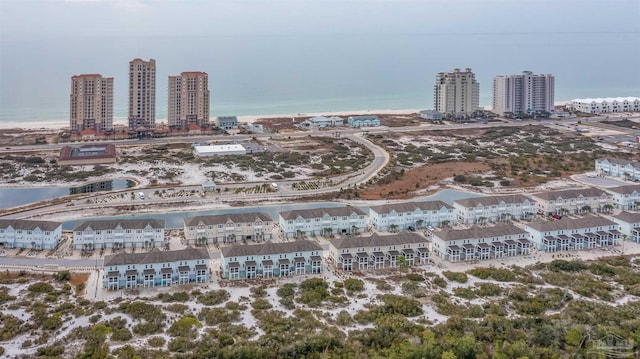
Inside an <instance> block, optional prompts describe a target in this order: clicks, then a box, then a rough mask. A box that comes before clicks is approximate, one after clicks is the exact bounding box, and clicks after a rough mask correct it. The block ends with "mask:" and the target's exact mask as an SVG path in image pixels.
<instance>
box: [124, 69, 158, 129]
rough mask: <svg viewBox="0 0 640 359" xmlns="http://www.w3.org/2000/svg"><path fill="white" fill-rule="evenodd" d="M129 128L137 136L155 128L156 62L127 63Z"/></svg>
mask: <svg viewBox="0 0 640 359" xmlns="http://www.w3.org/2000/svg"><path fill="white" fill-rule="evenodd" d="M128 118H129V128H130V129H132V130H135V131H136V132H138V133H139V134H144V133H147V131H149V130H153V129H154V128H155V126H156V60H154V59H150V60H149V61H144V60H142V59H134V60H132V61H130V62H129V117H128Z"/></svg>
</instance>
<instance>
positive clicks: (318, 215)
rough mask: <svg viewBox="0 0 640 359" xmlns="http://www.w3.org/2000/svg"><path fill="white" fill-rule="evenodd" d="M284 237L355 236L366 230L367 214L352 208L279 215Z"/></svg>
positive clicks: (289, 212)
mask: <svg viewBox="0 0 640 359" xmlns="http://www.w3.org/2000/svg"><path fill="white" fill-rule="evenodd" d="M279 223H280V231H282V234H283V235H284V236H285V237H301V236H319V235H331V234H357V233H361V232H364V231H366V229H367V214H366V213H365V212H364V211H363V210H361V209H359V208H357V207H352V206H347V207H328V208H314V209H302V210H295V211H287V212H282V213H280V215H279Z"/></svg>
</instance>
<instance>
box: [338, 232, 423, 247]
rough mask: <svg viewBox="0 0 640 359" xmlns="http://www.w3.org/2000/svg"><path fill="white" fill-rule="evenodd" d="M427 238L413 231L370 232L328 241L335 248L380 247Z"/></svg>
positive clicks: (418, 241)
mask: <svg viewBox="0 0 640 359" xmlns="http://www.w3.org/2000/svg"><path fill="white" fill-rule="evenodd" d="M425 242H428V240H427V239H426V238H424V237H422V236H421V235H419V234H417V233H413V232H405V233H398V234H392V235H387V236H381V235H379V234H376V233H374V234H372V235H371V236H368V237H341V238H335V239H332V240H331V241H330V243H331V245H332V246H334V247H335V248H337V249H343V248H362V247H382V246H389V245H401V244H413V243H425Z"/></svg>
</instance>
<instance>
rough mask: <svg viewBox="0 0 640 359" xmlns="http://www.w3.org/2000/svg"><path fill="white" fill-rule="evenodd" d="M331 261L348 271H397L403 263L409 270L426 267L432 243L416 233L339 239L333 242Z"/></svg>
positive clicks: (331, 243) (330, 244) (330, 253)
mask: <svg viewBox="0 0 640 359" xmlns="http://www.w3.org/2000/svg"><path fill="white" fill-rule="evenodd" d="M400 257H402V258H403V259H400ZM329 260H330V262H331V263H333V265H334V266H335V267H336V268H338V269H341V270H344V271H352V270H367V269H382V268H395V267H398V266H399V265H400V264H401V263H402V262H403V261H404V263H406V264H407V265H409V266H413V265H420V264H426V263H427V262H428V261H429V241H428V240H427V239H426V238H425V237H423V236H421V235H419V234H417V233H412V232H404V233H399V234H392V235H386V236H381V235H378V234H375V233H374V234H372V235H371V236H368V237H353V238H335V239H332V240H331V241H329Z"/></svg>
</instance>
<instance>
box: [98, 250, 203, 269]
mask: <svg viewBox="0 0 640 359" xmlns="http://www.w3.org/2000/svg"><path fill="white" fill-rule="evenodd" d="M196 259H207V260H208V259H211V257H210V256H209V251H207V249H206V248H193V247H191V246H187V247H186V248H184V249H179V250H175V251H161V250H159V249H158V248H154V249H153V250H151V251H150V252H146V253H117V254H110V255H107V256H105V257H104V267H107V266H117V265H127V264H151V263H168V262H179V261H185V260H186V261H189V260H196Z"/></svg>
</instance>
